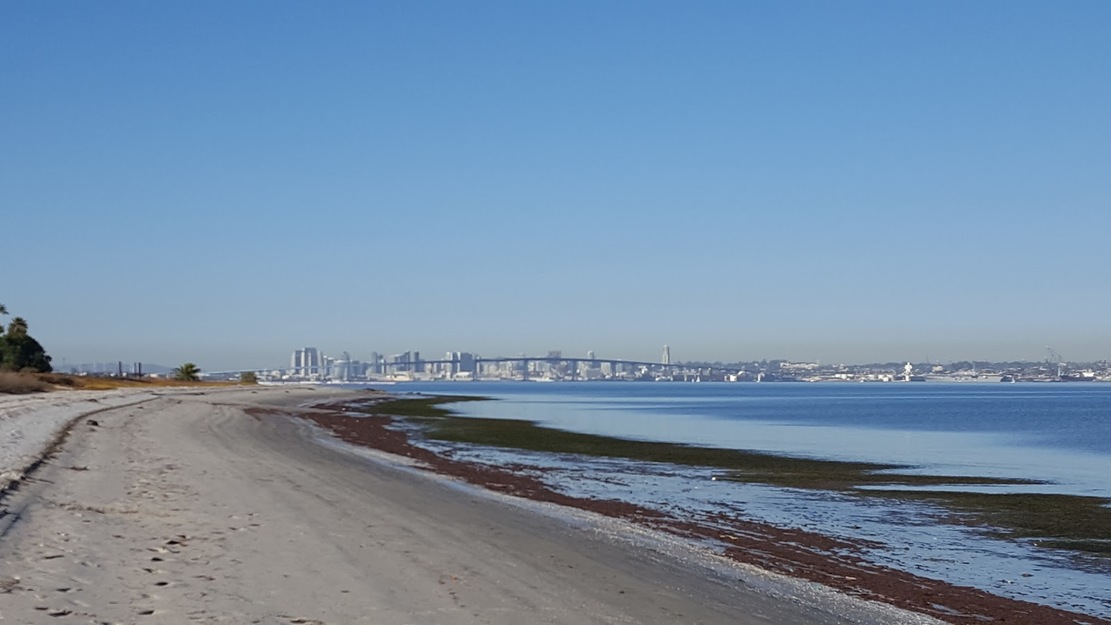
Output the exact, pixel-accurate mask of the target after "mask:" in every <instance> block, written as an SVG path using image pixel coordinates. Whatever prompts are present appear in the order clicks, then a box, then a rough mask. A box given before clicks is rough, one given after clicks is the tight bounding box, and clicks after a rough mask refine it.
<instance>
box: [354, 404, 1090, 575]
mask: <svg viewBox="0 0 1111 625" xmlns="http://www.w3.org/2000/svg"><path fill="white" fill-rule="evenodd" d="M485 399H486V398H483V397H474V396H428V397H407V398H398V399H392V400H387V401H382V402H378V403H374V404H371V405H367V406H364V407H363V408H362V409H363V410H365V411H366V412H369V413H372V414H382V415H390V416H395V417H405V418H406V420H407V421H409V422H410V423H412V424H414V425H417V426H419V430H420V433H421V436H423V437H425V438H427V439H429V440H434V441H442V442H449V443H464V444H470V445H479V446H489V447H495V448H501V449H513V450H523V451H531V452H541V453H550V454H565V455H566V454H572V455H582V456H589V457H596V458H612V459H623V460H634V461H641V462H657V463H666V464H672V465H681V466H688V467H701V468H709V469H716V470H719V471H720V472H719V473H716V474H715V476H714V477H715V479H718V480H727V481H734V482H742V483H749V484H763V485H768V486H775V487H782V488H795V489H805V490H813V491H830V492H838V493H843V494H851V495H853V496H856V497H860V498H862V499H866V500H904V501H917V502H925V503H930V504H933V505H934V506H936V507H937V508H938V509H940V510H943V511H945V514H939V515H937V520H938V521H939V522H944V523H953V524H959V525H963V526H968V527H973V528H976V529H977V530H978V531H980V532H982V533H984V534H986V535H990V536H993V537H996V538H1007V539H1018V540H1024V541H1026V542H1028V544H1031V545H1034V546H1037V547H1044V548H1051V549H1063V550H1069V551H1074V552H1082V553H1085V554H1090V555H1095V556H1101V557H1111V501H1109V500H1107V499H1105V498H1102V497H1085V496H1079V495H1063V494H1055V493H1037V492H1022V493H1015V492H1007V491H1006V487H1008V486H1023V487H1027V488H1029V487H1036V486H1038V485H1048V484H1049V483H1048V482H1042V481H1037V480H1028V479H1013V478H998V477H985V476H976V475H928V474H920V473H915V472H913V470H914V469H916V467H914V466H912V465H898V464H883V463H870V462H846V461H840V460H825V459H817V458H806V457H796V456H788V455H780V454H770V453H765V452H758V451H745V450H736V449H721V448H714V447H703V446H695V445H684V444H675V443H666V442H653V441H638V440H628V439H622V438H615V437H608V436H599V435H594V434H583V433H577V432H570V431H565V430H559V429H554V428H549V427H544V426H541V425H538V424H537V423H535V422H532V421H528V420H519V419H490V418H476V417H462V416H458V415H456V414H455V413H453V412H452V411H451V410H450V409H447V408H444V407H443V404H449V403H456V402H463V401H482V400H485ZM991 487H997V488H1000V489H1002V491H1001V492H983V491H984V490H985V489H988V488H991Z"/></svg>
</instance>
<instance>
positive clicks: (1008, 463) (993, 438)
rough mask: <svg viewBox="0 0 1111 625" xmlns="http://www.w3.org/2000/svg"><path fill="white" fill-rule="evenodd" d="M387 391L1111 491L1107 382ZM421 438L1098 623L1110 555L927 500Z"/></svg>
mask: <svg viewBox="0 0 1111 625" xmlns="http://www.w3.org/2000/svg"><path fill="white" fill-rule="evenodd" d="M371 386H373V384H371ZM388 390H390V391H391V392H394V393H409V392H415V393H423V394H451V395H477V396H483V397H489V398H491V399H493V400H494V401H484V402H461V403H457V404H451V405H449V407H450V408H452V409H453V410H454V411H455V412H456V413H457V414H460V415H462V416H473V417H484V418H503V419H524V420H529V421H534V422H536V423H538V424H540V425H543V426H546V427H552V428H558V429H563V430H570V431H575V432H583V433H589V434H599V435H605V436H615V437H621V438H627V439H636V440H650V441H661V442H672V443H685V444H692V445H700V446H712V447H721V448H731V449H741V450H750V451H762V452H770V453H775V454H783V455H789V456H798V457H809V458H822V459H834V460H851V461H867V462H878V463H888V464H898V465H904V466H907V467H908V468H907V469H904V470H900V472H902V473H908V472H910V473H922V474H930V475H949V476H985V477H999V478H1018V479H1028V480H1036V481H1039V482H1044V483H1042V484H1030V485H1026V484H1024V485H1007V486H995V485H993V486H980V487H957V488H954V487H952V486H945V487H944V488H945V489H946V490H955V489H962V490H979V491H986V492H1036V493H1059V494H1070V495H1087V496H1097V497H1105V498H1111V384H1101V383H1055V384H1054V383H1043V384H1037V383H1025V384H1024V383H1019V384H1002V383H996V384H989V383H951V384H945V383H928V382H927V383H866V384H861V383H856V384H853V383H828V384H821V383H819V384H807V383H772V384H768V383H761V384H756V383H739V384H725V383H697V384H696V383H666V382H645V383H637V382H586V383H569V382H555V383H536V382H532V383H529V382H454V383H452V382H446V383H445V382H439V383H431V382H414V383H402V384H397V385H392V386H390V387H388ZM425 444H427V445H429V446H431V447H439V448H442V449H444V450H448V449H450V451H451V452H452V453H453V454H454V455H455V457H456V458H459V459H469V460H473V461H475V462H487V463H495V464H496V463H514V464H530V465H532V466H537V467H541V468H543V471H542V472H540V473H538V475H541V476H543V479H544V480H545V481H546V482H548V483H549V485H550V486H551V487H552V488H554V489H557V490H560V491H562V492H567V493H568V494H572V495H578V496H587V497H602V498H618V499H623V500H627V501H631V502H633V503H638V504H641V505H647V506H650V507H655V508H658V509H661V510H666V511H667V512H668V513H669V514H673V515H678V516H683V515H689V516H691V517H692V518H694V517H699V518H704V517H706V516H708V515H713V514H717V513H721V512H726V513H733V514H738V515H741V516H744V517H746V518H751V519H753V520H758V521H766V522H769V523H773V524H776V525H780V526H786V527H797V528H800V529H805V530H809V531H815V532H820V533H824V534H828V535H834V536H838V537H844V538H849V539H852V538H857V539H867V540H868V541H869V544H874V545H879V546H876V547H874V548H871V550H870V553H869V557H870V559H872V560H873V561H875V562H876V563H877V564H881V565H885V566H892V567H894V568H899V569H903V570H907V571H910V572H913V573H915V574H919V575H923V576H926V577H933V578H939V579H944V580H946V581H950V582H953V583H957V584H962V585H971V586H975V587H978V588H982V589H984V590H988V591H991V592H995V593H997V594H1002V595H1006V596H1011V597H1015V598H1020V599H1025V600H1030V601H1035V602H1038V603H1045V604H1049V605H1054V606H1057V607H1063V608H1068V609H1072V610H1077V611H1081V612H1086V613H1089V614H1093V615H1096V616H1101V617H1104V618H1106V617H1111V562H1109V561H1108V559H1107V558H1101V557H1098V556H1090V555H1087V556H1086V555H1080V554H1076V553H1072V552H1066V551H1059V550H1052V549H1045V548H1039V547H1036V546H1033V545H1031V544H1029V542H1023V541H1019V540H1003V539H999V538H991V537H989V536H987V535H985V534H984V533H983V532H980V531H977V530H976V529H975V528H969V527H967V526H961V525H953V524H947V523H942V522H939V521H938V519H939V518H942V517H944V516H945V515H944V511H941V510H938V509H936V508H935V507H934V506H933V505H931V504H927V503H923V502H908V501H901V500H893V499H884V498H861V497H857V496H851V495H845V494H841V493H836V492H826V491H815V490H802V489H790V488H781V487H772V486H765V485H758V484H741V483H736V482H729V481H722V480H716V481H715V480H713V479H712V478H713V476H714V474H715V473H717V471H715V470H711V469H698V468H691V467H660V466H657V465H655V464H654V463H643V462H633V461H624V460H615V459H604V458H583V457H573V456H568V455H559V454H539V453H533V452H522V451H514V450H505V449H490V448H483V447H480V446H473V445H459V444H444V443H436V442H427V443H425Z"/></svg>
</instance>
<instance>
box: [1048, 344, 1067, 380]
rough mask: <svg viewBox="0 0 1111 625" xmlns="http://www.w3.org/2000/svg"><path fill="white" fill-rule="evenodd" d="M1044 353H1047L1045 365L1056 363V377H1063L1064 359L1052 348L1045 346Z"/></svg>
mask: <svg viewBox="0 0 1111 625" xmlns="http://www.w3.org/2000/svg"><path fill="white" fill-rule="evenodd" d="M1045 351H1047V352H1049V356H1048V357H1047V358H1046V359H1045V362H1046V363H1047V364H1052V363H1057V377H1061V376H1063V375H1065V366H1066V364H1067V363H1066V362H1065V359H1064V358H1062V357H1061V354H1058V353H1057V352H1056V351H1055V350H1054V349H1053V348H1052V347H1050V346H1048V345H1046V346H1045Z"/></svg>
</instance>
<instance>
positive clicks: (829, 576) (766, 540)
mask: <svg viewBox="0 0 1111 625" xmlns="http://www.w3.org/2000/svg"><path fill="white" fill-rule="evenodd" d="M321 407H322V408H327V409H329V410H331V411H332V414H330V415H328V414H319V413H317V414H312V415H301V416H302V417H303V418H306V419H308V420H310V421H312V422H314V423H316V424H317V425H319V426H320V427H322V428H324V429H325V430H327V431H328V432H330V433H331V434H332V435H334V436H336V437H338V438H340V439H341V440H343V441H345V442H348V443H352V444H355V445H361V446H365V447H370V448H373V449H377V450H379V451H382V452H386V453H389V454H393V455H396V456H399V457H405V458H409V459H411V460H414V461H416V462H418V463H420V464H421V465H423V466H424V467H425V468H426V469H427V470H430V471H432V472H435V473H438V474H441V475H446V476H450V477H452V478H455V479H459V480H462V481H464V482H466V483H468V484H471V485H473V486H476V487H479V488H484V489H487V490H492V491H495V492H499V493H504V494H509V495H512V496H517V497H524V498H526V499H530V500H533V501H541V502H550V503H554V504H557V505H561V506H569V507H572V508H575V509H579V510H588V511H591V512H594V513H597V514H601V515H604V516H609V517H612V518H620V519H623V520H626V521H629V522H632V523H636V524H638V525H640V526H642V527H645V528H648V529H650V530H653V531H659V532H663V533H666V534H669V535H673V536H678V537H681V538H685V539H688V540H691V541H695V542H699V543H700V544H703V545H706V546H708V547H709V548H711V549H715V550H717V551H719V552H720V553H721V554H722V555H724V556H726V557H728V558H730V559H731V560H733V561H736V562H739V563H743V564H747V565H752V566H756V567H758V568H760V569H763V570H767V571H771V572H774V573H780V574H783V575H787V576H789V577H792V578H796V579H805V580H808V581H811V582H815V583H819V584H822V585H825V586H828V587H830V588H834V589H836V590H838V591H840V592H844V593H846V594H848V595H851V596H856V597H862V598H868V599H873V600H877V601H882V602H886V603H889V604H891V605H894V606H896V607H899V608H902V609H907V610H910V611H913V612H916V613H920V614H924V615H929V616H932V617H934V618H939V619H943V620H945V621H946V622H951V623H959V624H962V625H963V624H966V623H967V624H969V625H971V624H973V623H983V622H986V621H999V622H1006V623H1030V624H1037V625H1051V624H1057V623H1060V624H1069V625H1071V624H1074V623H1076V622H1086V623H1111V621H1108V620H1106V619H1101V618H1099V617H1096V616H1092V615H1090V614H1085V613H1079V612H1072V611H1068V610H1065V609H1060V608H1055V607H1051V606H1047V605H1043V604H1038V603H1032V602H1027V601H1022V600H1018V599H1011V598H1007V597H1002V596H999V595H995V594H992V593H990V592H987V591H984V590H979V589H974V588H970V587H963V586H955V585H953V584H950V583H946V582H943V581H940V580H934V579H930V578H923V577H919V576H915V575H913V574H911V573H907V572H903V571H900V570H896V569H891V568H887V567H883V566H879V565H875V564H872V563H870V562H868V561H867V560H866V559H864V558H863V557H861V556H860V554H859V551H860V547H861V546H862V542H861V541H852V540H846V539H840V538H833V537H830V536H826V535H823V534H817V533H813V532H807V531H803V530H794V529H784V528H779V527H776V526H773V525H771V524H767V523H762V522H756V521H748V520H740V519H736V518H727V517H725V516H724V515H718V516H717V517H715V518H711V519H707V520H706V521H705V522H697V521H691V520H685V519H678V518H675V517H673V516H670V515H667V514H665V513H663V512H660V511H657V510H653V509H648V508H644V507H641V506H636V505H634V504H630V503H627V502H623V501H615V500H608V501H605V500H597V499H586V498H581V497H574V496H570V495H565V494H561V493H558V492H556V491H553V490H551V489H550V488H548V487H547V486H545V485H544V484H543V483H542V482H541V481H540V480H539V479H537V478H534V477H530V476H525V475H521V474H520V472H521V471H522V470H532V471H536V470H537V469H538V468H537V467H529V466H525V465H520V466H514V467H504V468H497V467H491V466H488V465H479V464H476V463H471V462H461V461H458V460H454V459H451V458H447V457H444V456H442V455H439V454H436V453H435V452H433V451H431V450H428V449H425V448H423V447H419V446H417V445H414V444H413V443H412V442H411V441H410V440H409V437H408V434H406V433H405V432H403V431H400V430H399V429H397V428H394V427H391V426H392V425H393V424H394V423H395V420H396V419H397V418H402V417H392V416H386V415H371V416H361V417H355V416H351V415H350V414H346V412H347V411H348V410H349V404H347V403H339V404H333V405H329V406H321Z"/></svg>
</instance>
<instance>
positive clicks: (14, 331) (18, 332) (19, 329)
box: [8, 317, 27, 337]
mask: <svg viewBox="0 0 1111 625" xmlns="http://www.w3.org/2000/svg"><path fill="white" fill-rule="evenodd" d="M8 336H11V337H18V336H27V320H26V319H24V318H23V317H12V322H11V323H9V324H8Z"/></svg>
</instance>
